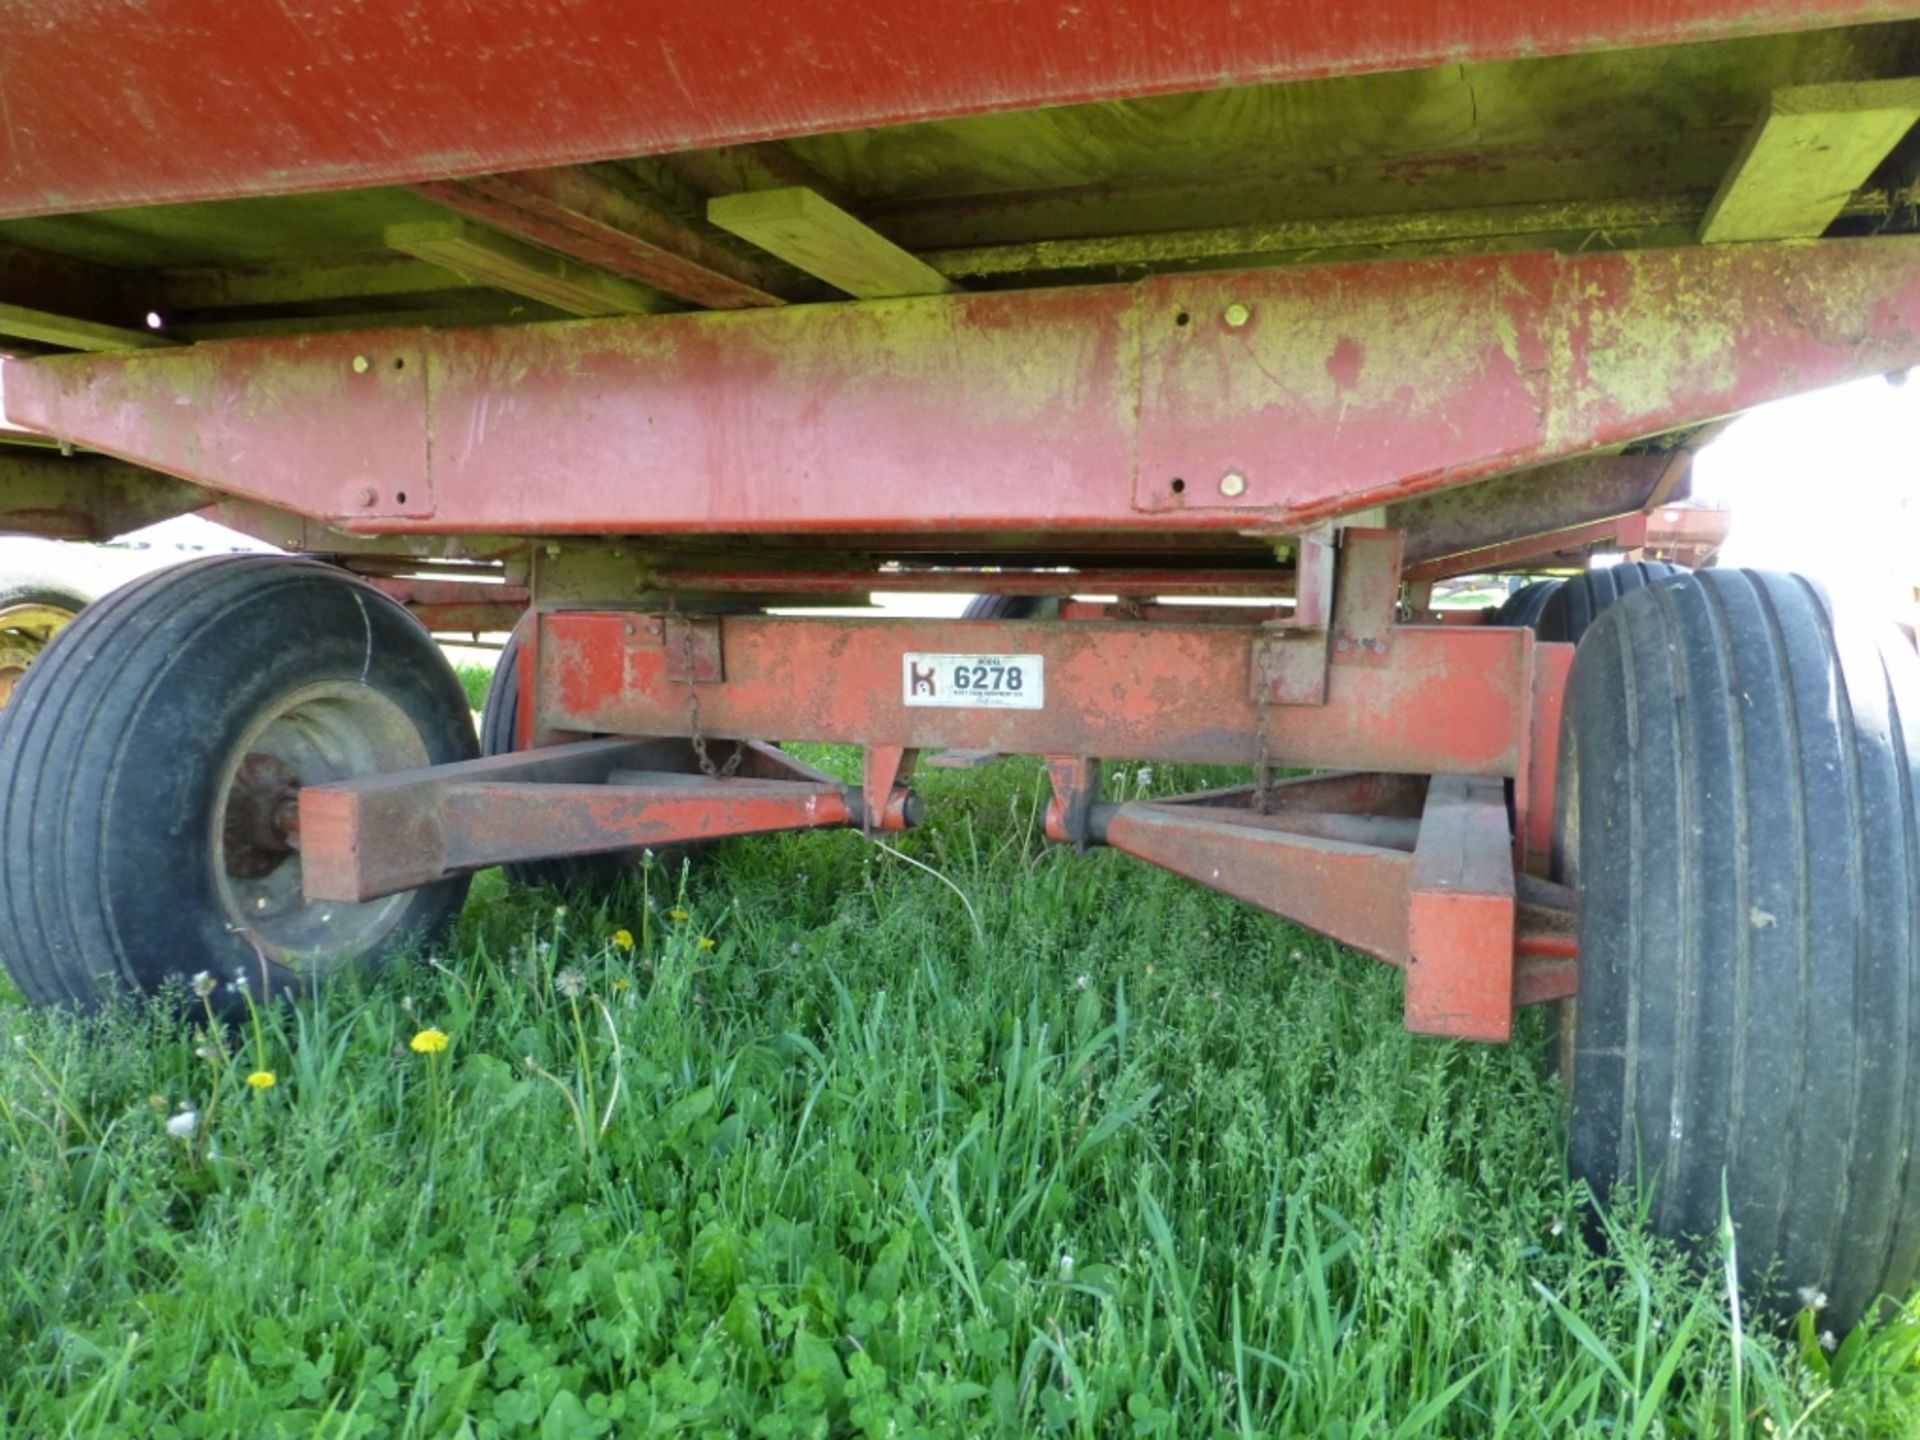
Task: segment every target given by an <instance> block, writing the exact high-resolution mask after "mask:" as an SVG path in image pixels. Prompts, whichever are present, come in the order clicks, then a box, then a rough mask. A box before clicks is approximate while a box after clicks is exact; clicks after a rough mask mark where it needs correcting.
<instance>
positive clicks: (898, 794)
mask: <svg viewBox="0 0 1920 1440" xmlns="http://www.w3.org/2000/svg"><path fill="white" fill-rule="evenodd" d="M919 758H920V752H919V751H918V750H911V749H908V748H907V747H906V746H904V745H869V746H867V747H866V753H865V754H864V755H863V756H862V757H861V767H860V768H861V788H862V792H863V794H864V796H865V797H866V798H869V799H876V800H877V802H878V803H876V804H873V805H865V804H863V805H862V806H861V808H860V829H861V832H862V833H863V834H865V835H866V837H867V838H868V839H869V840H873V839H877V838H878V837H879V835H880V833H881V832H882V831H885V830H905V829H907V828H908V827H909V826H911V825H913V824H917V823H918V817H917V815H913V814H910V810H911V809H912V808H913V807H914V806H916V805H917V801H916V800H915V798H914V796H913V792H912V791H910V790H908V789H907V780H908V778H909V777H910V776H911V775H912V774H913V766H914V762H915V761H916V760H918V759H919Z"/></svg>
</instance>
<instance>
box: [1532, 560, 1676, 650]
mask: <svg viewBox="0 0 1920 1440" xmlns="http://www.w3.org/2000/svg"><path fill="white" fill-rule="evenodd" d="M1680 573H1681V570H1680V567H1679V566H1678V565H1669V564H1667V563H1666V562H1665V561H1664V560H1629V561H1624V562H1622V563H1621V564H1619V565H1603V566H1601V567H1600V568H1598V569H1596V570H1582V571H1581V572H1580V573H1579V574H1578V575H1569V576H1568V577H1567V578H1566V579H1565V580H1562V581H1560V582H1559V587H1558V588H1557V589H1556V590H1555V591H1554V592H1553V593H1552V594H1551V595H1549V596H1548V597H1547V598H1546V600H1545V601H1544V602H1543V603H1542V605H1541V608H1540V610H1539V612H1538V615H1537V616H1536V618H1535V621H1534V634H1536V635H1538V636H1539V637H1540V638H1541V639H1542V640H1555V641H1559V642H1561V643H1563V644H1567V645H1578V644H1579V643H1580V637H1581V636H1582V635H1585V634H1586V633H1587V631H1588V630H1589V629H1590V628H1591V627H1592V625H1593V622H1594V621H1596V620H1598V619H1599V618H1600V616H1601V614H1602V613H1603V612H1605V610H1606V609H1607V607H1608V606H1610V605H1612V604H1613V603H1614V602H1616V601H1617V600H1619V599H1620V598H1621V597H1622V596H1624V595H1631V594H1632V593H1633V592H1634V591H1636V590H1644V589H1646V588H1647V586H1649V585H1651V584H1652V583H1653V582H1654V581H1656V580H1663V579H1665V578H1666V577H1667V576H1669V575H1678V574H1680Z"/></svg>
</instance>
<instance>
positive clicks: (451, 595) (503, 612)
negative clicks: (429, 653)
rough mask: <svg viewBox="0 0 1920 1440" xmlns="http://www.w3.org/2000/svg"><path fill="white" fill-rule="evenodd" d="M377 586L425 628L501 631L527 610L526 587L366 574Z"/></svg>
mask: <svg viewBox="0 0 1920 1440" xmlns="http://www.w3.org/2000/svg"><path fill="white" fill-rule="evenodd" d="M367 581H368V583H369V584H371V585H372V586H373V587H374V588H375V589H376V590H379V591H381V592H383V593H384V594H386V595H388V596H390V597H391V598H393V599H395V600H398V601H399V602H400V603H401V604H402V605H404V606H406V607H407V609H408V610H410V611H411V612H412V613H413V617H414V618H415V619H416V620H418V621H419V622H420V623H421V624H422V625H424V626H426V627H427V629H429V630H433V631H439V632H446V633H454V634H500V633H504V632H506V631H509V630H511V629H513V627H514V626H515V625H517V624H519V623H520V618H521V617H522V616H523V615H525V614H526V613H527V603H528V596H527V587H526V586H524V585H494V584H484V583H474V582H470V581H460V580H423V579H418V578H416V577H412V576H385V575H374V576H368V577H367Z"/></svg>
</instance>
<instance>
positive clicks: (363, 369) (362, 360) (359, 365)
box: [353, 355, 373, 375]
mask: <svg viewBox="0 0 1920 1440" xmlns="http://www.w3.org/2000/svg"><path fill="white" fill-rule="evenodd" d="M372 367H373V361H371V360H369V359H368V358H367V357H366V356H364V355H356V356H354V357H353V373H354V374H356V375H364V374H366V373H367V371H368V370H369V369H371V368H372Z"/></svg>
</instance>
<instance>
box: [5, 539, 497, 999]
mask: <svg viewBox="0 0 1920 1440" xmlns="http://www.w3.org/2000/svg"><path fill="white" fill-rule="evenodd" d="M315 695H320V696H322V697H323V700H322V703H323V704H324V705H325V706H326V707H329V708H327V709H326V711H325V713H326V714H327V715H329V716H334V717H338V716H347V717H358V716H361V715H363V714H365V713H367V711H368V709H369V707H371V708H372V710H373V711H374V712H375V713H377V714H379V715H380V716H381V717H382V718H381V721H380V723H381V725H382V726H384V727H385V729H384V730H383V731H382V733H383V734H390V735H392V736H395V737H398V743H399V749H400V750H401V751H402V752H404V753H402V754H400V755H398V756H397V757H395V756H389V758H388V760H387V762H386V763H379V764H374V765H371V766H369V767H367V769H372V770H380V769H387V768H398V767H399V766H400V765H401V764H418V763H423V762H431V763H443V762H449V761H455V760H466V759H470V758H472V757H473V755H474V753H475V746H474V740H473V728H472V721H471V719H470V717H469V714H468V711H467V704H466V697H465V695H464V694H463V693H462V691H461V689H460V684H459V681H458V680H457V679H456V678H455V677H454V674H453V670H452V667H451V666H449V665H448V664H447V662H446V659H445V658H444V657H443V656H442V654H441V653H440V649H439V647H438V646H437V645H435V644H434V642H433V638H432V637H431V636H430V635H428V634H427V632H426V631H425V630H423V629H422V628H421V627H420V625H419V623H418V622H417V621H415V620H414V619H413V617H412V616H411V615H409V614H408V613H407V612H406V610H405V609H404V608H402V607H401V606H399V605H397V604H395V603H394V602H393V601H391V600H389V599H387V598H386V597H385V596H384V595H382V594H381V593H380V592H379V591H378V590H375V589H374V588H373V587H372V586H370V585H368V584H366V583H365V582H363V581H360V580H358V579H355V578H354V577H352V576H350V575H347V574H346V573H345V572H343V571H340V570H336V569H333V568H332V567H329V566H324V565H316V564H313V563H311V562H308V561H302V560H291V559H287V558H285V557H282V556H275V555H221V556H215V557H210V558H208V559H205V560H197V561H192V562H189V563H188V564H185V565H180V566H175V567H172V568H170V569H167V570H163V571H159V572H156V573H154V574H152V575H148V576H146V577H145V578H143V579H140V580H137V581H135V582H134V583H132V584H130V585H127V586H125V587H123V588H121V589H119V590H116V591H114V592H113V593H112V594H109V595H108V596H107V597H106V598H105V599H102V600H100V601H97V602H96V603H95V604H93V605H92V606H90V607H89V608H88V609H87V610H86V611H85V612H84V613H83V614H82V615H81V616H80V618H79V619H78V620H76V621H74V622H73V623H72V624H71V625H69V626H67V628H66V629H65V630H63V631H61V632H60V633H59V634H58V635H57V636H56V637H55V638H54V640H53V642H52V643H51V644H50V645H49V646H48V647H47V649H46V651H45V652H44V653H43V654H42V656H41V657H40V659H39V660H38V661H37V662H36V663H35V664H34V666H33V667H32V668H31V669H30V670H29V671H28V672H27V674H26V676H25V678H24V679H23V680H22V681H21V682H20V686H19V688H18V689H17V690H16V691H15V692H14V697H13V703H12V704H11V705H9V706H8V707H7V709H6V710H5V711H4V712H0V854H4V860H5V866H4V874H0V959H4V961H5V963H6V966H7V969H8V971H9V973H11V974H12V976H13V977H14V980H15V982H16V983H17V984H18V985H19V987H20V989H21V991H22V992H23V993H24V994H25V995H26V996H27V998H28V999H30V1000H32V1001H34V1002H36V1003H39V1004H70V1005H74V1006H77V1007H81V1008H91V1007H94V1006H97V1005H99V1004H100V1003H102V1002H104V1001H106V1000H107V999H109V998H111V997H112V996H114V995H117V994H143V993H152V992H154V991H155V990H158V989H159V988H160V987H161V986H162V985H164V984H165V983H166V982H167V981H169V980H170V979H175V978H180V979H185V978H187V977H191V976H193V975H195V974H197V973H199V972H203V971H204V972H207V973H208V974H209V975H211V976H212V977H214V979H215V980H217V981H219V982H222V984H223V990H222V993H223V996H225V1003H228V1004H232V1003H234V1000H235V997H234V996H233V994H232V992H231V990H229V989H228V988H227V984H226V982H231V981H233V980H234V979H235V977H238V976H245V977H246V980H247V984H248V986H249V988H250V989H251V991H252V993H253V994H254V995H255V996H256V997H258V996H262V995H264V994H266V993H270V992H277V991H288V990H296V989H299V988H302V987H303V986H305V985H307V984H309V983H311V982H314V981H317V980H320V979H324V978H325V976H326V975H327V974H328V973H331V972H332V971H333V970H334V969H336V968H337V967H338V966H339V965H341V964H344V963H346V962H347V961H349V960H357V959H374V958H378V957H379V956H381V955H384V954H388V953H391V952H392V951H393V950H394V949H396V948H398V947H401V946H406V945H411V944H418V943H425V942H426V941H428V940H430V939H431V938H432V937H433V936H435V935H436V934H438V933H439V932H440V931H441V929H442V928H443V927H444V926H445V925H446V924H447V923H448V922H449V921H451V920H452V919H453V917H454V915H455V914H457V913H458V911H459V909H460V905H461V903H462V901H463V900H464V899H465V897H466V893H467V881H466V880H465V879H464V878H461V879H455V880H447V881H443V882H441V883H439V884H436V885H431V886H427V887H424V888H422V889H420V890H416V891H414V892H412V893H411V894H407V895H401V896H394V897H389V898H388V899H387V900H381V901H371V902H368V903H367V904H366V905H364V906H345V905H332V906H329V905H325V904H320V903H309V902H307V901H305V898H304V896H303V895H302V894H301V891H300V886H299V874H298V868H297V867H298V857H297V855H280V856H277V857H274V858H272V859H271V860H270V861H269V862H268V863H269V865H270V870H269V872H268V874H269V875H270V878H269V879H268V880H265V881H259V882H255V881H253V880H247V881H240V880H236V878H235V872H234V871H232V870H231V868H230V867H229V866H228V864H227V855H228V849H227V846H228V841H227V839H226V838H225V836H224V835H223V822H224V821H225V820H226V819H227V818H228V814H227V806H228V801H229V798H230V796H231V795H232V794H233V793H234V791H233V788H232V786H231V783H230V782H231V780H232V777H233V773H234V767H235V766H237V765H238V763H239V761H240V758H241V755H242V754H243V753H244V752H246V751H247V750H248V749H249V748H250V747H252V746H255V745H259V746H261V747H263V748H264V747H265V746H266V745H267V744H268V741H267V740H265V739H263V738H262V737H263V734H264V733H265V732H262V731H261V729H260V727H261V726H263V725H266V724H268V723H269V722H270V721H271V722H273V723H277V724H282V725H284V726H287V727H290V728H288V729H283V730H282V731H279V732H276V733H280V734H286V733H297V734H308V733H314V734H318V733H321V732H320V731H318V730H312V731H311V732H310V731H309V729H308V728H305V727H308V726H309V724H310V722H309V721H308V719H307V718H306V717H307V715H308V713H309V711H308V710H307V709H300V708H299V707H301V706H310V705H311V701H310V700H303V699H302V698H301V697H312V696H315ZM289 706H292V707H295V710H294V711H292V712H289V711H287V708H286V707H289ZM287 713H294V714H297V715H298V716H299V717H300V718H298V719H295V720H291V721H288V720H281V721H274V717H275V716H282V715H284V714H287ZM327 724H328V725H337V726H338V727H339V728H338V729H336V730H328V731H326V732H325V733H326V734H327V736H328V738H327V739H326V740H324V741H321V742H316V743H319V744H322V745H324V746H332V747H333V748H332V750H331V751H330V752H329V753H330V754H331V755H332V756H333V757H334V758H333V759H331V760H328V761H326V762H316V764H318V765H319V766H320V768H327V767H328V766H331V767H332V773H330V774H328V775H327V777H326V778H342V776H343V775H344V774H352V773H366V771H365V770H363V769H361V768H360V767H358V766H357V765H356V764H355V763H353V760H352V756H353V755H354V754H355V753H357V751H356V747H358V746H360V745H361V742H360V740H358V739H357V738H356V737H355V734H354V729H353V724H352V723H351V721H350V720H349V721H344V722H343V721H338V720H329V721H328V722H327ZM303 743H304V742H303ZM368 743H372V742H368ZM314 753H317V752H314ZM342 757H344V758H342ZM289 773H292V774H294V776H295V778H296V779H297V780H311V779H312V778H314V776H313V775H312V774H307V775H300V774H299V773H298V772H297V771H290V772H289ZM287 866H292V867H294V868H292V869H291V870H289V869H287V868H286V867H287ZM256 883H260V884H271V885H273V886H275V887H277V890H276V894H277V895H278V896H280V897H281V899H276V900H275V902H274V903H273V905H272V906H271V907H269V906H268V905H267V904H266V903H265V897H264V896H260V897H259V898H257V899H255V900H254V901H253V905H252V906H248V905H243V904H242V903H241V902H240V900H239V898H238V896H239V895H240V894H241V893H246V894H249V895H252V894H253V893H254V892H253V891H252V890H244V891H243V887H246V886H251V885H254V884H256ZM283 901H284V903H282V902H283ZM254 907H257V910H258V911H265V912H266V913H264V914H262V913H257V911H256V909H255V908H254ZM243 911H244V912H245V913H242V912H243ZM289 937H295V938H291V939H290V938H289ZM310 939H311V940H312V942H313V943H308V942H309V940H310Z"/></svg>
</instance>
